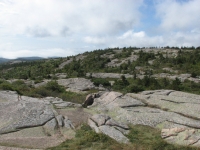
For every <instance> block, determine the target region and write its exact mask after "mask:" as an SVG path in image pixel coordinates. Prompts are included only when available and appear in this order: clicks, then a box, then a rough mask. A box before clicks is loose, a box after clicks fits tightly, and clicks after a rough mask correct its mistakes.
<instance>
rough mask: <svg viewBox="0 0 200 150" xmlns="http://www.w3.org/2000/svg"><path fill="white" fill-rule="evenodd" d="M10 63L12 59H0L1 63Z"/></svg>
mask: <svg viewBox="0 0 200 150" xmlns="http://www.w3.org/2000/svg"><path fill="white" fill-rule="evenodd" d="M8 61H10V59H6V58H2V57H0V63H5V62H8Z"/></svg>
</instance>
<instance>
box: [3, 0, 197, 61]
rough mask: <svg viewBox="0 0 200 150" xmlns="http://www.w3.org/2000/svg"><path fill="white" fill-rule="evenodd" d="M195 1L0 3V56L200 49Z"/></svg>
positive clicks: (46, 0)
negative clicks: (153, 48) (121, 49)
mask: <svg viewBox="0 0 200 150" xmlns="http://www.w3.org/2000/svg"><path fill="white" fill-rule="evenodd" d="M199 6H200V1H199V0H42V1H41V0H0V57H5V58H17V57H25V56H41V57H51V56H62V57H65V56H69V55H75V54H78V53H83V52H85V51H91V50H95V49H104V48H108V47H124V46H127V47H129V46H137V47H149V46H195V47H197V46H200V42H199V41H200V15H199V14H200V9H199Z"/></svg>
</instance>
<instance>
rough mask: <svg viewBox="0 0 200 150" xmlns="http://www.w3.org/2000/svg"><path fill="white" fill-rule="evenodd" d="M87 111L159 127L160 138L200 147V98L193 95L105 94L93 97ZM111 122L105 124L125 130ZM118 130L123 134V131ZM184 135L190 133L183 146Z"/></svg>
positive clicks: (154, 92) (155, 92) (158, 92)
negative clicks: (160, 131)
mask: <svg viewBox="0 0 200 150" xmlns="http://www.w3.org/2000/svg"><path fill="white" fill-rule="evenodd" d="M88 109H91V110H93V111H96V112H98V113H104V114H107V115H110V116H111V117H112V119H114V120H116V121H117V122H123V123H124V124H127V123H130V124H132V125H138V124H139V125H147V126H151V127H154V128H159V129H161V130H163V132H162V137H163V138H165V139H166V141H168V142H171V143H176V144H181V145H193V146H197V145H198V143H199V146H200V142H199V140H198V139H199V136H200V134H199V130H200V116H199V114H200V96H199V95H196V94H189V93H185V92H179V91H174V90H152V91H143V92H141V93H139V94H135V93H128V94H126V95H124V96H123V95H122V94H121V93H118V92H105V93H104V94H102V95H101V96H100V97H99V98H95V99H94V103H93V104H92V105H91V106H90V107H88ZM112 119H109V120H108V121H106V123H105V125H109V127H115V129H117V128H116V127H120V129H125V128H123V126H117V125H116V126H114V124H115V123H114V122H115V121H112ZM96 125H97V126H98V124H96ZM118 125H119V124H118ZM177 128H178V129H177ZM182 128H184V131H183V132H182V131H180V134H178V133H177V132H178V131H179V129H180V130H182ZM165 129H166V130H165ZM176 129H177V130H176ZM117 130H118V131H120V132H121V133H123V134H124V132H123V131H122V130H119V129H117ZM191 131H195V132H191ZM186 133H187V134H189V133H191V134H189V136H188V138H187V139H188V140H187V141H186V142H185V143H186V144H183V143H184V141H185V140H186V139H183V138H182V136H183V135H185V134H186ZM124 135H125V134H124ZM189 137H191V138H189ZM177 140H178V141H177Z"/></svg>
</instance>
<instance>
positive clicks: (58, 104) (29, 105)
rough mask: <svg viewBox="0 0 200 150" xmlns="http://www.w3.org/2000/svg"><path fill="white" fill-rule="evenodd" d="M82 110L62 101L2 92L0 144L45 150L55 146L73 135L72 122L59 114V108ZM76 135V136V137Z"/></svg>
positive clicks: (73, 104)
mask: <svg viewBox="0 0 200 150" xmlns="http://www.w3.org/2000/svg"><path fill="white" fill-rule="evenodd" d="M76 107H81V105H80V104H75V103H71V102H64V101H63V100H62V99H59V98H53V97H47V98H43V99H38V98H31V97H27V96H22V97H21V99H20V100H19V99H18V94H17V93H16V92H14V91H0V144H1V143H4V144H7V145H15V146H20V147H32V148H46V147H50V146H56V145H58V144H60V143H61V142H63V141H64V140H66V138H69V137H70V136H71V135H68V134H69V133H68V131H70V132H71V134H72V133H73V132H74V131H73V130H74V128H75V127H74V125H73V122H72V121H71V118H68V116H66V115H65V116H63V115H62V114H59V112H58V111H57V109H56V108H59V109H63V110H65V111H67V109H66V108H70V109H72V108H76ZM73 134H74V133H73Z"/></svg>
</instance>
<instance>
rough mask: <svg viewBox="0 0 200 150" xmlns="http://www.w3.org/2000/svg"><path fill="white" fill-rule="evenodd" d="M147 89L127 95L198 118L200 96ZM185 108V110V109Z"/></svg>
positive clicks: (199, 113) (199, 115)
mask: <svg viewBox="0 0 200 150" xmlns="http://www.w3.org/2000/svg"><path fill="white" fill-rule="evenodd" d="M147 92H148V91H146V92H142V93H141V94H134V93H131V94H129V96H132V97H134V98H136V99H137V98H138V99H140V100H142V101H143V102H145V103H146V104H148V105H152V106H157V107H159V108H161V109H166V110H168V111H171V112H176V113H179V114H183V115H185V116H188V117H191V118H198V119H200V96H199V95H195V94H189V93H185V92H178V91H166V90H162V91H154V92H153V91H149V93H148V94H147ZM143 95H144V96H143ZM186 110H187V111H186Z"/></svg>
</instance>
